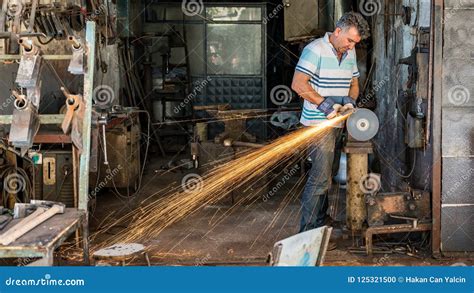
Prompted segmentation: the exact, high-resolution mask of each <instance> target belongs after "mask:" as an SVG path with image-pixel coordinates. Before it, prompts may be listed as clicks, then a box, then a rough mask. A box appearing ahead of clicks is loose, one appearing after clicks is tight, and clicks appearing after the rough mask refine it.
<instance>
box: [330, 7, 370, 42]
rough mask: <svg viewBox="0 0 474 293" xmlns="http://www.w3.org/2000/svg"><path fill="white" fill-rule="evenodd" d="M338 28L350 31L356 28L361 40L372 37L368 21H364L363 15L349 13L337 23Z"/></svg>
mask: <svg viewBox="0 0 474 293" xmlns="http://www.w3.org/2000/svg"><path fill="white" fill-rule="evenodd" d="M336 27H338V28H341V29H348V28H350V27H355V28H356V29H357V30H358V31H359V35H360V38H361V39H362V40H365V39H367V38H368V37H370V28H369V24H368V23H367V21H366V20H365V19H364V17H363V16H362V14H360V13H357V12H352V11H351V12H347V13H344V15H343V16H341V18H340V19H339V20H338V21H337V22H336Z"/></svg>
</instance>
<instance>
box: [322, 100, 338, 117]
mask: <svg viewBox="0 0 474 293" xmlns="http://www.w3.org/2000/svg"><path fill="white" fill-rule="evenodd" d="M341 108H342V105H341V104H336V102H335V101H334V99H332V98H331V97H327V98H325V99H324V101H323V102H322V103H321V104H319V106H318V110H319V111H321V112H323V113H324V114H325V115H326V117H327V118H328V119H333V118H335V117H336V116H337V113H339V110H340V109H341Z"/></svg>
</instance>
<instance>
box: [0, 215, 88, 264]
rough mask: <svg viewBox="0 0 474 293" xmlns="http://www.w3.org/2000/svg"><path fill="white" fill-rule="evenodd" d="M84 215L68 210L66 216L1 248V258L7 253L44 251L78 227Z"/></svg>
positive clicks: (10, 225)
mask: <svg viewBox="0 0 474 293" xmlns="http://www.w3.org/2000/svg"><path fill="white" fill-rule="evenodd" d="M83 215H84V213H83V212H81V211H78V210H77V209H74V208H67V209H66V211H65V213H64V214H57V215H55V216H54V217H52V218H50V219H48V220H47V221H45V222H44V223H42V224H41V225H39V226H38V227H36V228H35V229H33V230H31V231H30V232H28V233H26V234H25V235H23V236H22V237H20V238H19V239H17V240H16V241H15V242H13V243H12V244H10V245H8V246H0V256H2V254H3V253H5V251H7V252H8V251H14V250H23V249H25V248H30V249H31V248H33V249H44V248H46V247H48V246H49V245H51V244H52V243H54V242H56V241H57V240H58V239H60V236H62V235H64V234H67V233H66V232H68V231H69V230H70V228H71V227H73V226H76V227H78V226H79V224H80V220H81V219H82V217H83ZM18 222H20V219H15V220H13V221H11V222H10V223H9V224H8V225H7V227H5V229H4V230H5V231H7V230H8V229H10V228H12V227H13V226H14V225H15V224H16V223H18Z"/></svg>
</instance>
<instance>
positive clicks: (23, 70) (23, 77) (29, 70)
mask: <svg viewBox="0 0 474 293" xmlns="http://www.w3.org/2000/svg"><path fill="white" fill-rule="evenodd" d="M18 42H19V43H20V44H21V45H22V46H23V47H24V48H25V49H24V53H23V55H22V56H21V60H20V66H19V67H18V73H17V76H16V80H15V82H16V83H17V84H18V85H19V86H20V87H24V88H33V87H36V86H37V85H38V78H39V74H40V70H41V65H42V61H43V58H42V57H41V55H40V52H39V49H38V48H37V47H35V46H34V45H33V43H32V41H31V40H30V39H20V40H19V41H18Z"/></svg>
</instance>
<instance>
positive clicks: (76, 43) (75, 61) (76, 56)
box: [67, 35, 85, 75]
mask: <svg viewBox="0 0 474 293" xmlns="http://www.w3.org/2000/svg"><path fill="white" fill-rule="evenodd" d="M68 41H69V43H70V44H71V47H72V59H71V61H70V62H69V67H68V69H67V70H68V71H69V72H70V73H71V74H75V75H80V74H84V73H85V68H84V64H85V63H84V58H85V54H84V53H85V51H84V47H83V46H82V43H81V39H79V38H76V37H75V36H72V35H70V36H69V37H68Z"/></svg>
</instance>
